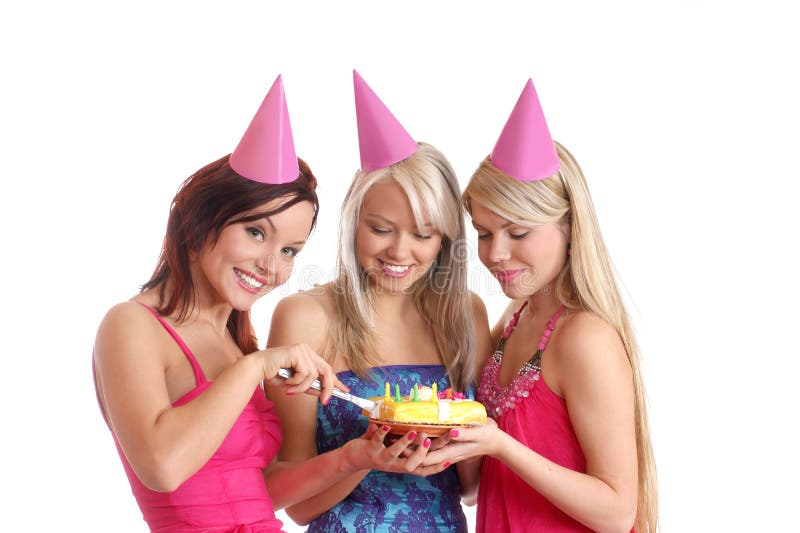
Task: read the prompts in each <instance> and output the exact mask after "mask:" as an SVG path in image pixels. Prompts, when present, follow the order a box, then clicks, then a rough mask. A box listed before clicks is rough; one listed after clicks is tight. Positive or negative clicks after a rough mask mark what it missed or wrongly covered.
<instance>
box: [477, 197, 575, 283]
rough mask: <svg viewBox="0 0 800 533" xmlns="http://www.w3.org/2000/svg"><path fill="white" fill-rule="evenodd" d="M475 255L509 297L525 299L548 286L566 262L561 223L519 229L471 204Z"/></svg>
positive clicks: (564, 229) (564, 228)
mask: <svg viewBox="0 0 800 533" xmlns="http://www.w3.org/2000/svg"><path fill="white" fill-rule="evenodd" d="M471 208H472V209H471V210H472V225H473V226H474V227H475V229H476V230H477V231H478V256H479V257H480V260H481V262H482V263H483V264H484V266H485V267H486V268H488V269H489V271H490V272H491V273H492V275H493V276H494V277H495V278H496V279H497V281H499V282H500V286H501V287H502V289H503V292H504V293H505V294H506V296H508V297H509V298H526V297H528V296H531V295H532V294H534V293H536V292H537V291H539V290H540V289H541V288H542V287H544V286H547V285H549V284H550V283H551V282H552V281H553V280H554V279H555V278H556V277H557V276H558V274H559V273H560V272H561V269H562V268H563V267H564V263H565V262H566V259H567V243H568V242H569V239H568V231H569V230H568V228H567V226H566V224H565V223H563V222H555V223H549V224H542V225H535V226H534V225H531V226H522V225H520V224H515V223H513V222H511V221H509V220H507V219H505V218H503V217H501V216H500V215H498V214H497V213H495V212H493V211H490V210H489V209H488V208H486V207H485V206H484V205H483V204H481V203H480V202H478V201H474V200H473V201H472V203H471Z"/></svg>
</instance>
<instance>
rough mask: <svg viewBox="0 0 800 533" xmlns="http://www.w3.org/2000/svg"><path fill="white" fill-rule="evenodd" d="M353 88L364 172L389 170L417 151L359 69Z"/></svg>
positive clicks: (354, 77)
mask: <svg viewBox="0 0 800 533" xmlns="http://www.w3.org/2000/svg"><path fill="white" fill-rule="evenodd" d="M353 89H354V91H355V95H356V120H357V122H358V146H359V149H360V150H361V170H363V171H365V172H369V171H371V170H378V169H379V168H386V167H388V166H389V165H393V164H395V163H397V162H398V161H402V160H403V159H405V158H407V157H408V156H410V155H411V154H413V153H414V152H416V151H417V143H416V142H415V141H414V139H412V138H411V136H410V135H409V134H408V132H407V131H406V130H405V129H404V128H403V126H401V125H400V123H399V122H398V121H397V119H396V118H394V115H392V112H391V111H389V109H388V108H387V107H386V106H385V105H384V104H383V102H381V99H380V98H378V96H377V95H376V94H375V93H374V92H373V91H372V89H370V87H369V85H367V82H365V81H364V80H363V79H362V78H361V76H360V75H359V74H358V72H356V71H355V70H353Z"/></svg>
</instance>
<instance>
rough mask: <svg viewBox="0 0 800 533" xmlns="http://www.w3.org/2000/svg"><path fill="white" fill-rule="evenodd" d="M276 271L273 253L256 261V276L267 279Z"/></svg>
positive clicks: (270, 252)
mask: <svg viewBox="0 0 800 533" xmlns="http://www.w3.org/2000/svg"><path fill="white" fill-rule="evenodd" d="M274 269H275V254H274V253H273V252H272V251H269V252H268V253H266V254H264V255H262V256H261V257H259V258H258V259H256V274H258V275H259V276H264V277H267V275H268V274H269V273H270V272H272V271H273V270H274Z"/></svg>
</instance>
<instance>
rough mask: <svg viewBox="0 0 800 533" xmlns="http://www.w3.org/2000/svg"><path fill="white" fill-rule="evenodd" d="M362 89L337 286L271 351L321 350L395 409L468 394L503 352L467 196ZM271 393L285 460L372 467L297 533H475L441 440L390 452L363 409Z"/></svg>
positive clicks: (437, 156)
mask: <svg viewBox="0 0 800 533" xmlns="http://www.w3.org/2000/svg"><path fill="white" fill-rule="evenodd" d="M354 82H355V89H356V111H357V117H358V126H359V143H360V148H361V170H359V171H358V172H357V173H356V175H355V177H354V179H353V182H352V185H351V186H350V189H349V190H348V192H347V195H346V197H345V200H344V204H343V206H342V212H341V224H340V241H339V246H340V248H339V254H338V270H337V272H336V278H335V279H334V281H332V282H331V283H328V284H326V285H324V286H322V287H318V288H316V289H314V290H311V291H307V292H303V293H300V294H297V295H293V296H290V297H288V298H286V299H284V300H282V301H281V302H280V303H279V304H278V307H277V308H276V310H275V313H274V315H273V321H272V326H271V329H270V338H269V345H270V346H272V345H275V346H279V345H284V344H286V343H290V344H293V343H298V342H303V343H306V344H308V345H310V346H311V347H312V348H313V349H314V350H316V351H317V352H318V353H320V354H322V355H323V357H325V358H326V360H327V361H328V362H329V363H330V364H331V366H332V367H333V369H334V371H335V372H336V373H337V376H338V378H339V379H340V380H341V381H342V382H343V383H344V384H346V385H347V386H348V387H349V388H350V391H351V392H352V393H354V394H356V395H359V396H365V397H370V396H383V394H384V384H385V383H386V382H390V383H391V384H392V386H393V387H394V385H399V387H400V389H401V390H402V391H403V392H404V393H405V392H406V391H408V390H410V389H411V387H413V386H414V384H415V383H416V384H421V385H432V384H433V383H435V384H436V385H437V387H438V389H439V390H445V389H447V388H449V387H451V388H454V389H455V390H457V391H466V390H467V389H468V388H469V387H470V385H471V383H472V380H473V377H474V369H475V354H476V352H478V353H488V351H490V350H491V345H490V343H489V327H488V320H487V318H486V311H485V309H484V307H483V304H482V303H481V302H480V299H478V298H477V297H474V295H472V294H471V293H470V292H469V291H468V290H467V283H466V253H465V252H466V251H465V250H464V249H463V246H464V231H465V230H464V216H463V210H462V207H461V204H460V193H459V189H458V183H457V181H456V178H455V175H454V173H453V171H452V169H451V167H450V165H449V163H448V162H447V160H446V159H445V157H444V156H443V155H442V154H441V152H439V151H438V150H436V149H435V148H434V147H432V146H430V145H428V144H425V143H417V142H415V141H414V140H413V139H411V137H410V136H409V135H408V134H407V133H406V132H405V130H404V129H403V128H402V126H400V124H399V122H397V121H396V119H395V118H394V117H393V116H392V115H391V113H390V112H389V111H388V109H387V108H385V106H384V105H383V104H382V103H381V102H380V100H379V99H378V98H377V96H375V94H374V93H373V92H372V91H371V89H369V87H368V86H367V85H366V84H365V83H364V81H363V80H362V79H361V78H360V77H359V76H358V75H357V74H355V79H354ZM268 392H269V395H270V397H271V398H272V399H273V401H274V402H275V405H276V409H277V411H278V413H279V415H280V418H281V428H282V430H283V444H282V446H281V449H280V452H279V458H280V459H281V460H283V461H303V460H307V459H308V458H310V457H314V456H316V455H317V454H322V453H325V452H328V453H336V452H335V450H337V449H342V450H348V449H350V448H354V447H359V449H362V450H363V455H364V457H365V461H370V462H371V463H372V464H371V466H370V467H369V468H364V469H362V470H360V471H358V472H356V473H354V474H353V475H351V476H350V477H348V478H347V479H346V480H344V481H342V482H340V483H337V484H336V485H333V486H331V487H330V488H329V489H328V490H327V491H325V492H323V493H321V494H318V495H316V496H314V497H312V498H309V499H307V500H306V501H304V502H302V503H300V504H297V505H294V506H292V507H289V508H287V513H288V514H289V516H290V517H291V518H292V519H294V520H295V521H296V522H298V523H300V524H310V526H309V531H312V532H313V531H324V532H327V531H398V532H406V531H408V532H410V531H441V532H466V531H467V524H466V518H465V516H464V513H463V511H462V509H461V503H460V485H459V478H458V474H457V472H456V468H455V467H453V468H449V466H450V463H445V462H444V461H443V462H441V463H439V464H436V465H428V466H422V464H421V463H422V461H423V460H424V458H425V455H426V453H427V451H428V450H429V449H430V446H431V439H429V438H428V436H427V435H425V434H424V433H422V432H420V433H419V434H417V433H416V432H414V431H410V432H408V433H407V434H405V435H404V436H402V437H400V438H399V439H398V440H397V441H395V442H394V443H391V441H387V443H386V444H385V438H386V436H387V434H388V431H389V427H388V426H382V427H378V426H376V425H371V426H369V427H368V422H367V420H366V418H365V417H363V416H362V414H361V410H360V409H359V408H357V407H355V406H353V405H350V404H344V403H343V402H339V401H336V400H334V401H333V402H331V403H330V404H329V405H328V406H327V407H324V408H321V409H318V408H317V405H316V403H315V402H314V399H313V398H312V397H307V396H305V395H299V396H292V397H288V398H287V397H286V395H285V394H283V392H282V391H281V390H280V388H274V387H273V388H270V389H269V390H268ZM414 447H416V448H415V451H412V449H414ZM331 450H333V452H332V451H331ZM346 455H347V454H342V456H343V457H344V456H346ZM351 455H352V454H351ZM348 467H349V465H344V466H343V468H348ZM412 474H416V475H412Z"/></svg>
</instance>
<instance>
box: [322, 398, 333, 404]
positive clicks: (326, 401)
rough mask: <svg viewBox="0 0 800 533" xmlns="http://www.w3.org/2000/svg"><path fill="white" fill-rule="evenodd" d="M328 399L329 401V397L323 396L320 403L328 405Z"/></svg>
mask: <svg viewBox="0 0 800 533" xmlns="http://www.w3.org/2000/svg"><path fill="white" fill-rule="evenodd" d="M329 401H331V399H330V398H325V399H324V400H322V405H328V402H329Z"/></svg>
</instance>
